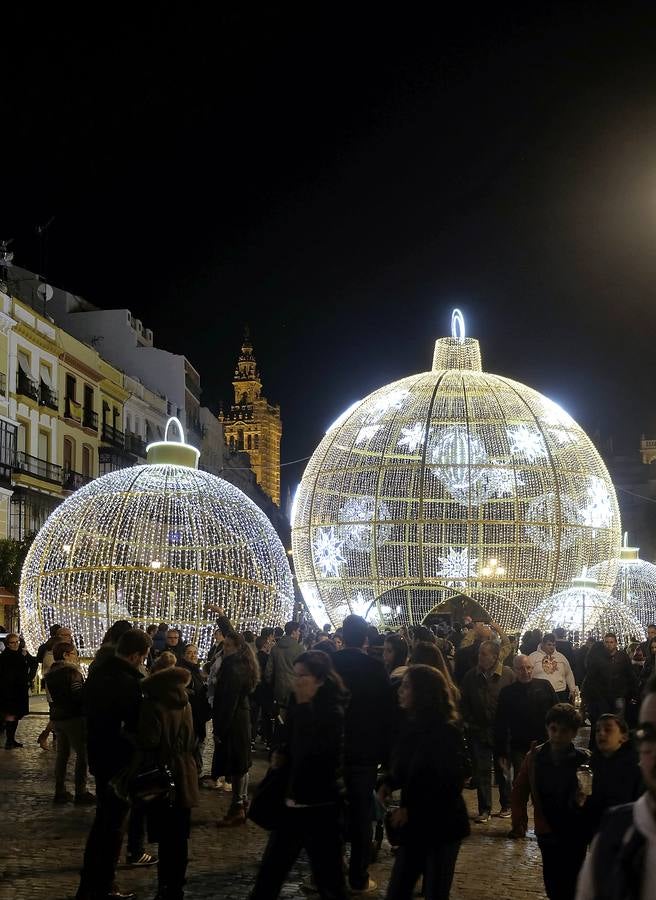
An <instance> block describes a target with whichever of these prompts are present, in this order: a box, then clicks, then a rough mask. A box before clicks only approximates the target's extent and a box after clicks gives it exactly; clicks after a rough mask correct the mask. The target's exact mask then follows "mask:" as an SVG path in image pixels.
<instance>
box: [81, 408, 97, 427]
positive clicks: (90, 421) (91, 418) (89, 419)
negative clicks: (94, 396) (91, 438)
mask: <svg viewBox="0 0 656 900" xmlns="http://www.w3.org/2000/svg"><path fill="white" fill-rule="evenodd" d="M82 424H83V425H84V427H85V428H91V429H92V430H93V431H98V413H97V412H94V411H93V410H92V409H89V408H88V407H87V406H85V407H84V409H83V410H82Z"/></svg>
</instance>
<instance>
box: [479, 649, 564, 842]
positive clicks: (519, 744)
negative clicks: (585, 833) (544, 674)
mask: <svg viewBox="0 0 656 900" xmlns="http://www.w3.org/2000/svg"><path fill="white" fill-rule="evenodd" d="M513 672H514V673H515V679H516V680H515V681H513V683H512V684H509V685H507V686H506V687H504V688H502V689H501V691H500V692H499V703H498V705H497V712H496V717H495V720H494V756H495V760H496V764H497V765H498V766H500V767H501V769H502V771H503V773H504V775H510V772H511V770H512V778H513V783H514V781H515V779H516V778H517V776H518V775H519V770H520V769H521V767H522V763H523V762H524V757H525V756H526V754H527V753H528V751H529V750H530V748H531V744H532V743H533V742H534V741H537V742H538V743H539V744H541V743H543V742H544V741H545V740H546V738H547V728H546V725H545V717H546V715H547V713H548V712H549V710H550V709H551V707H552V706H553V705H554V704H555V703H557V702H558V698H557V697H556V692H555V691H554V689H553V687H552V685H551V683H550V682H548V681H547V680H546V679H545V678H533V666H532V664H531V661H530V659H529V658H528V656H525V655H524V654H520V655H519V656H516V657H515V659H514V660H513ZM524 812H526V810H524ZM522 821H523V819H522ZM524 836H525V833H524V830H523V827H522V824H521V821H519V820H518V819H517V818H516V817H515V818H514V819H513V824H512V831H511V832H510V837H516V838H519V837H524Z"/></svg>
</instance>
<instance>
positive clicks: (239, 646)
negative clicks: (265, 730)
mask: <svg viewBox="0 0 656 900" xmlns="http://www.w3.org/2000/svg"><path fill="white" fill-rule="evenodd" d="M259 680H260V669H259V666H258V663H257V658H256V657H255V655H254V653H253V652H252V651H251V650H250V648H249V647H248V646H247V644H246V641H245V640H244V638H243V636H242V635H241V634H237V632H236V631H229V632H228V633H227V634H226V636H225V639H224V641H223V663H222V664H221V668H220V669H219V675H218V678H217V682H216V688H215V690H214V704H213V706H212V724H213V728H214V743H215V745H216V750H217V753H216V768H217V771H219V772H220V774H221V775H224V776H226V778H231V779H232V803H231V804H230V809H229V810H228V812H227V814H226V815H225V816H224V818H223V819H221V821H219V822H218V823H217V824H218V826H219V828H227V827H232V826H235V825H244V824H245V823H246V813H247V811H248V772H249V769H250V767H251V764H252V759H251V707H250V696H251V694H252V693H253V691H254V690H255V688H256V687H257V683H258V681H259ZM213 765H214V763H213Z"/></svg>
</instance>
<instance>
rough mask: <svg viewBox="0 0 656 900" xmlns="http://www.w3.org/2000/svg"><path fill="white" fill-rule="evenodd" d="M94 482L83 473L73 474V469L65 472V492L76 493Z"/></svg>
mask: <svg viewBox="0 0 656 900" xmlns="http://www.w3.org/2000/svg"><path fill="white" fill-rule="evenodd" d="M91 480H92V478H91V476H90V475H83V474H82V473H81V472H73V470H72V469H64V470H63V488H64V490H65V491H76V490H77V489H78V488H81V487H82V486H83V485H85V484H89V482H90V481H91Z"/></svg>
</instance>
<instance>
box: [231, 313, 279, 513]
mask: <svg viewBox="0 0 656 900" xmlns="http://www.w3.org/2000/svg"><path fill="white" fill-rule="evenodd" d="M232 386H233V388H234V391H235V400H234V403H233V404H231V406H230V409H229V410H228V412H225V413H224V412H221V413H220V414H219V421H220V422H221V424H222V425H223V433H224V436H225V441H226V444H227V446H228V448H229V449H230V450H233V451H243V452H244V453H247V454H248V457H249V460H250V466H251V469H252V470H253V472H254V473H255V478H256V480H257V483H258V484H259V485H260V487H261V488H262V489H263V490H264V491H265V492H266V493H267V494H268V495H269V496H270V497H271V499H272V500H273V501H274V503H276V504H277V505H278V506H280V439H281V437H282V422H281V419H280V407H279V406H274V405H273V404H270V403H269V402H268V401H267V399H266V397H263V396H262V382H261V380H260V373H259V370H258V368H257V362H256V360H255V356H254V354H253V344H252V343H251V339H250V334H249V331H248V328H246V330H245V333H244V340H243V342H242V345H241V353H240V354H239V358H238V359H237V365H236V367H235V374H234V377H233V381H232Z"/></svg>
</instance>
